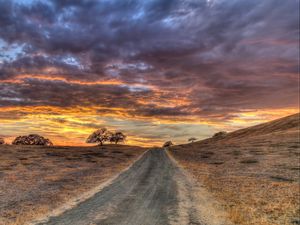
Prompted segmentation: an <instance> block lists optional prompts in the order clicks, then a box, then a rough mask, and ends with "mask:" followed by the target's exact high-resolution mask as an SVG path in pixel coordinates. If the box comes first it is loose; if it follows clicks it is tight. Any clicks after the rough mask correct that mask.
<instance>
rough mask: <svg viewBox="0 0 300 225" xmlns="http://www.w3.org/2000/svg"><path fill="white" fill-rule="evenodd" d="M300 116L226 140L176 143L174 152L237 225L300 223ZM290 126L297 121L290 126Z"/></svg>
mask: <svg viewBox="0 0 300 225" xmlns="http://www.w3.org/2000/svg"><path fill="white" fill-rule="evenodd" d="M297 118H299V115H298V116H294V117H288V118H287V119H286V121H285V120H284V119H282V120H278V121H275V123H272V122H271V123H267V124H263V125H260V126H256V127H255V128H254V129H252V130H251V128H248V129H244V130H241V131H238V132H234V133H233V134H229V135H228V137H227V138H224V139H221V140H213V139H209V140H205V141H201V142H196V143H193V144H187V145H180V146H174V147H172V148H171V149H170V153H171V154H172V155H173V157H174V158H175V159H176V160H177V161H178V162H179V163H180V164H181V165H182V166H183V167H184V168H185V169H186V170H188V171H189V172H191V174H192V175H193V176H194V177H195V178H196V179H197V180H198V181H199V182H200V183H201V184H203V185H204V186H205V187H206V188H207V189H208V190H209V191H210V192H211V193H212V194H213V195H214V196H215V197H216V199H217V200H219V201H220V202H221V204H222V205H223V207H224V208H225V210H226V211H227V212H228V216H229V218H230V220H231V221H232V222H234V223H235V224H239V225H252V224H253V225H254V224H255V225H286V224H289V225H295V224H299V223H300V218H299V215H300V209H299V206H300V189H299V188H300V186H299V179H300V161H299V156H300V151H299V149H300V141H299V126H298V125H297V124H299V123H295V120H297ZM286 124H293V125H291V126H287V129H286V126H285V125H286ZM261 129H263V131H262V130H261ZM272 129H274V132H273V130H272Z"/></svg>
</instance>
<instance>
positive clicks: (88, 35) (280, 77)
mask: <svg viewBox="0 0 300 225" xmlns="http://www.w3.org/2000/svg"><path fill="white" fill-rule="evenodd" d="M298 16H299V8H298V2H297V1H294V0H286V1H280V0H265V1H261V0H245V1H240V0H232V1H224V0H215V1H213V0H212V1H204V0H203V1H199V0H197V1H196V0H186V1H184V0H172V1H161V0H150V1H141V0H131V1H116V0H113V1H106V0H103V1H94V0H93V1H92V0H85V1H58V0H53V1H34V0H33V1H28V2H27V1H5V0H0V38H1V39H2V40H3V41H4V42H5V45H7V46H9V45H12V44H18V45H19V46H22V47H21V48H22V54H19V55H17V56H15V58H14V59H13V60H2V61H3V62H2V63H1V61H0V79H2V80H5V79H14V77H16V76H17V75H20V74H31V75H32V77H34V76H35V75H40V74H44V75H47V76H49V77H51V76H58V75H59V76H60V77H62V78H65V79H67V80H68V79H76V80H80V81H98V80H105V79H117V80H119V81H121V82H123V83H125V84H128V85H130V84H136V83H141V84H146V85H152V86H154V87H156V90H162V92H156V91H155V90H151V91H140V92H136V91H132V89H130V88H129V87H124V86H117V85H116V86H99V85H94V86H93V85H90V86H83V85H80V84H77V85H74V84H67V83H65V82H63V83H61V82H54V81H45V82H42V81H38V82H37V81H35V80H31V81H26V82H25V83H21V84H20V83H9V84H8V83H3V84H1V87H2V89H1V91H0V98H1V103H0V104H1V106H8V105H56V106H61V107H64V106H70V105H81V104H83V105H85V104H87V102H88V104H89V105H104V106H107V107H124V108H126V107H127V106H128V105H130V107H132V108H133V109H134V110H133V111H132V114H133V115H141V116H150V117H151V116H188V115H198V116H201V117H205V116H207V117H212V118H213V117H222V118H231V116H232V115H233V114H234V113H235V112H240V111H241V110H245V109H247V110H251V109H260V108H261V109H262V108H276V107H277V108H280V107H293V106H297V101H296V100H297V72H298V71H297V70H298V64H297V57H298V47H299V46H298V33H299V28H298V27H299V24H298ZM6 54H8V53H6ZM0 60H1V57H0ZM49 68H52V70H50V72H49ZM53 68H55V70H53ZM66 96H67V98H66ZM145 98H148V99H149V100H151V99H153V100H154V99H155V100H156V102H157V101H158V99H159V100H161V101H166V102H167V99H178V100H181V101H186V102H188V103H186V104H185V105H184V106H167V105H166V106H161V105H160V106H158V105H155V104H152V103H151V102H149V103H148V104H143V105H141V104H140V103H138V101H141V100H142V99H145Z"/></svg>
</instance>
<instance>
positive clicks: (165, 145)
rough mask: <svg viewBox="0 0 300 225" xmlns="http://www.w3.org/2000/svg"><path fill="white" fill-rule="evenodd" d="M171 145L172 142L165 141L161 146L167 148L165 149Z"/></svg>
mask: <svg viewBox="0 0 300 225" xmlns="http://www.w3.org/2000/svg"><path fill="white" fill-rule="evenodd" d="M172 145H173V143H172V141H167V142H165V143H164V144H163V148H167V147H170V146H172Z"/></svg>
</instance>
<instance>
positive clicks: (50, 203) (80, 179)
mask: <svg viewBox="0 0 300 225" xmlns="http://www.w3.org/2000/svg"><path fill="white" fill-rule="evenodd" d="M145 150H146V149H144V148H140V147H134V146H125V145H105V146H103V147H99V146H97V147H39V146H10V145H2V146H0V224H1V225H11V224H14V225H21V224H26V222H28V221H31V220H33V219H35V218H38V217H39V216H41V215H44V214H46V213H48V212H49V211H51V210H53V209H55V208H57V207H59V206H60V205H62V204H63V203H66V202H68V201H69V200H70V199H71V198H73V197H74V196H79V195H80V194H82V193H84V192H86V191H88V190H90V189H91V188H93V187H96V186H98V185H99V184H101V183H102V182H104V181H106V180H108V179H109V178H111V177H113V176H114V175H116V174H118V173H119V172H120V171H121V170H123V169H125V168H126V167H128V166H129V165H130V164H131V163H132V162H133V161H134V160H135V159H137V158H138V157H139V156H140V155H141V154H142V153H143V152H144V151H145Z"/></svg>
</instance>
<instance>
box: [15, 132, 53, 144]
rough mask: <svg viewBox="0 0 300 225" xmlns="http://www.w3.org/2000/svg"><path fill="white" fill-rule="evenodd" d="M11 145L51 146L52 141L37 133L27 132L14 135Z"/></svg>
mask: <svg viewBox="0 0 300 225" xmlns="http://www.w3.org/2000/svg"><path fill="white" fill-rule="evenodd" d="M12 144H13V145H44V146H52V145H53V143H52V142H51V141H50V140H49V139H48V138H44V137H43V136H40V135H38V134H29V135H27V136H19V137H16V138H15V140H14V141H13V142H12Z"/></svg>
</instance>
